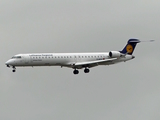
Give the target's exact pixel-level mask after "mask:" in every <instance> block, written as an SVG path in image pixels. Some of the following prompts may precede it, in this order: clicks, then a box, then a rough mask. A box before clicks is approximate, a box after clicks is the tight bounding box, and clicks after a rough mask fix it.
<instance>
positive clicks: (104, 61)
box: [74, 58, 117, 66]
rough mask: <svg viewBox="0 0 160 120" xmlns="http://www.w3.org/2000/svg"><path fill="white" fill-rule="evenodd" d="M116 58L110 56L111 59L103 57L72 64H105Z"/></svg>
mask: <svg viewBox="0 0 160 120" xmlns="http://www.w3.org/2000/svg"><path fill="white" fill-rule="evenodd" d="M116 59H117V58H111V59H105V60H96V61H87V62H77V63H75V64H74V66H85V65H88V66H92V65H93V66H97V65H99V64H105V63H107V62H111V61H114V60H116Z"/></svg>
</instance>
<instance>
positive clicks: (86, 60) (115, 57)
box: [5, 39, 153, 75]
mask: <svg viewBox="0 0 160 120" xmlns="http://www.w3.org/2000/svg"><path fill="white" fill-rule="evenodd" d="M152 41H153V40H151V41H150V42H152ZM140 42H143V41H140V40H139V39H129V40H128V42H127V45H126V46H125V47H124V49H123V50H121V51H110V52H95V53H30V54H17V55H15V56H13V57H12V58H11V59H9V60H8V61H7V62H6V63H5V64H6V66H7V67H12V68H13V70H12V71H13V72H15V71H16V67H27V66H30V67H34V66H60V67H68V68H73V69H74V70H73V74H75V75H76V74H78V73H79V70H78V69H83V68H84V73H89V72H90V69H89V68H92V67H96V66H99V65H112V64H116V63H120V62H126V61H129V60H132V59H134V58H135V56H133V55H132V54H133V52H134V49H135V47H136V45H137V43H140Z"/></svg>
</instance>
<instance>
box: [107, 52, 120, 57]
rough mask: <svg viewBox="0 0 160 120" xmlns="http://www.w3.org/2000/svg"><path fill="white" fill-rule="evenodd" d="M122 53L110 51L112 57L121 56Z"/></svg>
mask: <svg viewBox="0 0 160 120" xmlns="http://www.w3.org/2000/svg"><path fill="white" fill-rule="evenodd" d="M121 56H122V54H121V53H120V52H119V51H110V52H109V57H111V58H117V57H121Z"/></svg>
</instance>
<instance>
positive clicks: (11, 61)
mask: <svg viewBox="0 0 160 120" xmlns="http://www.w3.org/2000/svg"><path fill="white" fill-rule="evenodd" d="M13 63H14V60H11V59H10V60H8V61H7V62H6V63H5V64H6V65H13Z"/></svg>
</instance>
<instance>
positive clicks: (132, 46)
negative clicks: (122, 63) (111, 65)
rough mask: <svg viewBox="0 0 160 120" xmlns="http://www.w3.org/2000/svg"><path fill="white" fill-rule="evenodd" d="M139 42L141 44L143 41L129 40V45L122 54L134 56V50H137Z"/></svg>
mask: <svg viewBox="0 0 160 120" xmlns="http://www.w3.org/2000/svg"><path fill="white" fill-rule="evenodd" d="M139 42H141V41H140V40H138V39H129V40H128V43H127V45H126V46H125V47H124V49H123V50H122V51H120V52H121V53H123V54H129V55H132V53H133V52H134V49H135V47H136V45H137V43H139Z"/></svg>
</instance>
